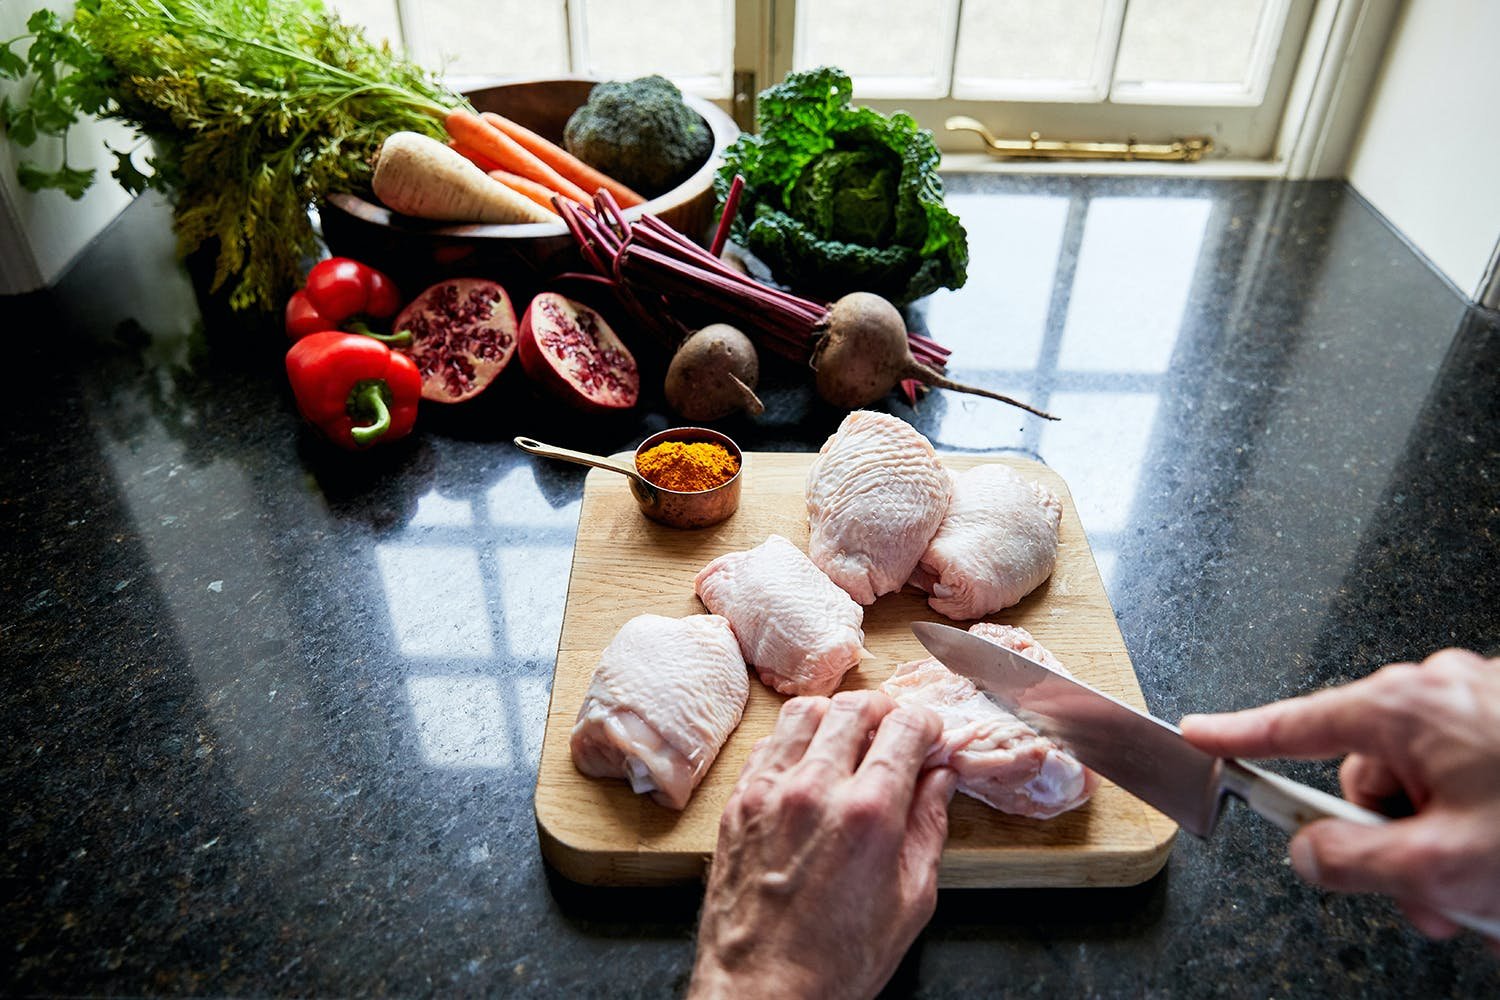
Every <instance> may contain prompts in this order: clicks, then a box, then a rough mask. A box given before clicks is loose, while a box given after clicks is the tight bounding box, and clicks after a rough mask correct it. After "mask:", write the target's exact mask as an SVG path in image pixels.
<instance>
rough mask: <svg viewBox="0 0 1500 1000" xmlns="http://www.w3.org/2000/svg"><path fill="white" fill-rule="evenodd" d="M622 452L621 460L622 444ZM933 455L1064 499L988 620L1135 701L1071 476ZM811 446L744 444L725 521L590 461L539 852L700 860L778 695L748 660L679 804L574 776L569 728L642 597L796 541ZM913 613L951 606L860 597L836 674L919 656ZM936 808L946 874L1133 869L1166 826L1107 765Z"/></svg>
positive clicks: (548, 739)
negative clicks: (727, 561) (1023, 808)
mask: <svg viewBox="0 0 1500 1000" xmlns="http://www.w3.org/2000/svg"><path fill="white" fill-rule="evenodd" d="M621 457H624V458H625V459H626V460H627V461H628V460H629V455H625V456H621ZM941 458H942V460H943V462H944V464H946V465H947V466H948V467H949V468H951V469H954V470H961V469H967V468H970V467H972V466H974V465H980V464H984V463H989V462H1003V463H1004V464H1006V465H1009V466H1011V467H1012V468H1014V469H1016V470H1017V471H1018V472H1020V473H1021V474H1022V475H1023V476H1026V477H1027V478H1030V479H1035V480H1039V481H1040V482H1042V483H1044V484H1046V485H1047V486H1049V487H1051V489H1052V490H1053V491H1054V492H1055V493H1056V494H1057V495H1058V496H1059V497H1061V498H1062V501H1063V518H1062V528H1061V531H1060V534H1059V546H1058V561H1057V569H1056V570H1055V571H1054V572H1053V574H1052V577H1051V579H1050V580H1049V581H1048V582H1046V583H1044V584H1042V586H1040V587H1039V588H1037V589H1036V590H1035V591H1033V592H1032V593H1031V594H1030V596H1028V597H1027V598H1026V600H1024V601H1023V602H1021V603H1020V604H1019V605H1017V606H1015V607H1013V608H1008V609H1006V610H1005V611H1002V612H999V613H997V614H994V615H990V616H989V619H988V620H991V621H998V622H1003V623H1005V624H1010V625H1020V626H1022V627H1024V628H1026V629H1027V630H1029V631H1030V632H1031V633H1032V634H1033V635H1035V636H1036V637H1037V638H1038V639H1039V640H1040V641H1041V642H1042V644H1043V645H1045V646H1046V647H1048V648H1049V649H1051V650H1052V651H1053V652H1054V653H1056V654H1057V656H1058V657H1059V658H1060V659H1061V660H1062V662H1063V663H1064V664H1065V665H1066V666H1067V667H1068V669H1069V670H1071V671H1072V672H1073V673H1074V674H1075V675H1076V676H1078V677H1079V678H1081V679H1082V680H1084V681H1086V682H1088V683H1090V684H1092V685H1094V686H1095V687H1097V688H1099V689H1100V690H1102V691H1105V692H1107V693H1109V694H1112V695H1114V696H1115V697H1117V698H1120V699H1122V700H1123V701H1125V702H1128V703H1129V704H1131V705H1135V706H1137V707H1140V708H1144V707H1145V703H1144V701H1143V700H1142V698H1141V690H1140V685H1139V684H1138V683H1137V682H1136V677H1135V671H1134V669H1133V668H1132V667H1131V664H1130V657H1129V655H1128V654H1127V653H1126V650H1125V643H1124V641H1123V640H1122V638H1121V636H1120V630H1119V627H1118V626H1117V625H1116V624H1115V616H1114V610H1113V608H1112V607H1111V606H1110V603H1109V598H1108V596H1107V595H1106V594H1105V591H1104V585H1103V582H1102V581H1101V580H1100V578H1099V570H1098V568H1097V567H1096V566H1095V565H1094V557H1093V553H1092V552H1091V551H1090V550H1089V546H1088V541H1087V539H1086V538H1085V537H1084V534H1083V527H1082V525H1081V524H1080V523H1079V520H1078V512H1077V510H1076V509H1075V507H1074V506H1073V500H1072V497H1071V495H1070V494H1069V493H1068V488H1067V485H1066V484H1065V483H1064V482H1063V481H1062V479H1061V478H1060V477H1058V475H1057V474H1056V473H1054V472H1053V471H1052V470H1051V469H1049V468H1047V467H1046V466H1044V465H1042V464H1040V463H1038V462H1034V461H1031V460H1028V459H1024V458H1009V457H997V456H990V455H985V456H981V455H956V454H947V455H942V456H941ZM812 460H813V455H812V454H810V453H798V454H786V453H771V452H758V453H757V452H752V453H748V454H746V455H745V466H744V472H743V476H744V483H743V493H742V496H741V500H740V507H739V511H738V512H737V513H736V514H735V515H734V516H733V517H731V518H730V519H729V520H727V521H725V522H723V523H722V524H719V525H716V526H714V527H711V528H705V529H701V530H697V531H683V530H679V529H673V528H666V527H662V526H661V525H658V524H655V523H653V522H651V521H648V520H646V519H645V518H644V517H643V516H641V513H640V511H639V510H638V509H637V507H636V505H635V502H634V501H633V500H632V499H631V495H630V492H629V490H628V488H627V486H626V481H625V477H623V476H620V475H618V474H615V473H610V472H602V471H598V470H595V471H593V472H591V473H589V475H588V478H587V479H586V480H585V482H584V490H583V505H582V508H581V509H580V511H579V522H578V542H577V546H576V548H575V549H574V553H573V569H572V575H571V578H570V580H569V582H568V600H567V608H566V610H565V611H564V613H563V627H562V638H561V641H560V643H559V645H558V650H557V670H556V673H555V675H554V678H553V684H552V703H551V707H550V709H549V710H548V713H547V729H546V735H545V737H544V740H543V745H542V759H541V767H540V770H539V773H538V777H537V789H536V822H537V833H538V836H539V838H540V841H541V848H542V854H543V856H544V857H545V858H546V859H547V861H548V862H549V863H550V864H551V865H552V866H553V867H554V868H556V869H557V870H558V871H559V872H561V873H562V874H564V875H566V876H567V877H569V878H571V879H573V880H575V881H578V882H585V883H590V884H599V885H649V884H659V883H667V882H676V881H683V880H690V879H695V878H698V877H700V876H701V874H702V872H703V870H704V867H705V865H706V863H707V861H708V858H709V856H710V855H712V853H713V849H714V842H715V840H716V838H717V834H718V822H719V815H720V813H721V812H722V811H723V808H724V803H725V801H726V800H727V799H728V797H729V793H730V791H731V790H732V789H733V787H734V783H735V780H736V778H737V777H738V775H739V771H740V767H741V765H742V764H743V763H744V761H745V756H746V754H747V753H748V752H749V750H750V747H751V746H752V745H753V744H754V743H755V741H756V740H758V739H759V738H760V737H762V736H764V735H766V734H767V733H769V732H770V731H771V729H772V727H773V726H774V724H775V721H776V715H777V713H778V712H779V711H780V708H781V704H782V702H783V701H785V700H786V699H785V698H784V697H783V696H781V695H779V694H777V693H775V692H774V691H772V690H771V689H770V688H767V687H766V686H765V685H763V684H761V683H760V682H759V681H758V680H756V679H755V677H754V675H753V674H752V675H751V681H750V701H749V704H748V705H747V706H746V708H745V716H744V719H743V721H742V722H741V723H740V726H739V728H738V729H736V730H735V731H734V733H733V734H732V735H731V736H730V738H729V741H728V742H727V743H726V744H725V745H724V749H723V750H722V751H721V752H720V754H719V757H718V759H717V760H716V761H715V762H714V764H713V767H712V768H710V769H709V772H708V774H707V775H705V777H704V779H703V783H702V784H701V785H699V786H698V789H697V791H696V792H694V794H693V797H692V800H691V801H690V802H689V803H688V805H687V808H686V809H685V810H683V811H682V812H681V813H677V812H673V811H672V810H670V809H666V808H663V807H662V806H659V805H657V804H656V803H655V802H653V801H651V799H650V798H649V797H648V796H644V795H635V794H633V793H632V792H631V791H630V789H629V786H628V785H627V784H626V783H625V782H624V781H617V780H607V779H603V778H590V777H586V776H584V775H582V774H580V773H579V772H578V771H577V770H576V769H575V768H574V767H573V761H572V758H571V756H570V754H569V750H568V737H569V734H570V733H571V731H572V728H573V720H574V718H575V717H576V716H577V714H578V708H579V706H580V705H581V704H582V703H583V698H584V693H585V691H586V690H587V689H588V685H589V680H590V678H591V677H592V676H593V672H594V665H595V664H596V663H597V662H598V658H599V653H600V651H601V650H603V649H604V647H605V646H606V645H607V644H608V643H609V641H610V639H612V638H613V637H614V635H615V632H616V631H618V630H619V628H620V626H621V625H623V624H624V623H625V622H626V621H627V620H629V619H630V618H632V617H634V616H635V615H638V614H642V613H645V612H654V613H656V614H662V615H671V616H674V617H677V616H682V615H692V614H702V613H704V611H705V608H704V607H703V605H702V604H701V603H700V602H699V600H698V598H697V596H696V595H695V594H694V593H693V578H694V576H696V575H697V573H698V570H699V569H701V568H702V567H703V566H704V565H705V564H706V563H708V561H709V560H711V559H713V558H715V557H717V556H720V555H722V554H724V553H726V552H733V551H737V550H740V549H748V548H751V547H753V546H756V545H759V544H760V543H761V542H763V541H765V539H766V536H767V535H769V534H772V533H776V534H780V535H784V536H786V537H787V538H789V539H791V540H792V541H793V542H794V543H796V544H797V545H799V546H800V547H801V548H802V549H803V550H804V551H806V549H807V541H808V527H807V515H806V507H805V505H804V501H803V484H804V483H805V481H806V478H807V470H808V467H809V466H810V465H811V463H812ZM915 620H928V621H947V619H945V618H943V617H942V616H941V615H938V614H937V613H936V612H934V611H932V610H931V609H930V608H929V607H927V604H926V602H925V600H924V595H921V594H919V593H918V592H917V591H915V590H914V589H912V588H907V589H906V590H904V591H902V592H901V593H899V594H887V595H886V596H884V597H882V598H880V600H879V601H877V602H876V603H875V604H874V605H873V606H871V607H868V608H866V609H865V625H864V627H865V647H866V648H867V649H869V650H870V652H871V653H873V654H874V658H873V659H869V660H866V661H864V662H863V663H862V664H861V666H860V667H859V669H857V670H855V671H851V672H850V673H849V674H848V675H847V676H846V677H845V678H844V683H843V687H844V688H845V689H856V688H874V687H877V686H879V684H880V682H881V681H882V680H884V679H885V678H887V677H889V676H890V674H891V672H892V671H893V670H894V669H895V667H896V665H897V664H899V663H903V662H905V661H907V660H915V659H920V658H922V657H925V656H926V655H927V654H926V651H925V650H923V648H922V646H921V644H919V643H918V642H917V640H916V638H915V637H914V636H913V635H912V633H911V628H910V623H911V622H912V621H915ZM959 624H966V623H959ZM948 815H949V839H948V845H947V848H946V849H945V850H944V852H943V862H942V869H941V874H940V879H941V884H942V885H944V886H974V887H1000V886H1107V885H1134V884H1136V883H1138V882H1142V881H1145V880H1146V879H1148V878H1150V877H1151V876H1152V875H1154V874H1155V873H1156V872H1157V871H1159V870H1160V869H1161V867H1162V865H1163V864H1165V863H1166V859H1167V855H1168V853H1169V852H1170V851H1171V848H1172V842H1173V839H1174V837H1175V836H1176V832H1177V826H1176V824H1174V823H1173V822H1172V821H1171V820H1169V819H1167V818H1166V817H1165V816H1163V815H1161V814H1160V813H1158V812H1156V811H1155V810H1154V809H1151V808H1150V807H1149V806H1147V805H1145V804H1144V803H1142V802H1141V801H1140V800H1138V799H1136V798H1134V797H1133V796H1131V795H1129V794H1127V793H1126V792H1124V791H1122V790H1121V789H1119V788H1117V787H1115V786H1114V785H1113V784H1111V783H1109V782H1107V781H1106V782H1103V783H1102V784H1101V786H1100V788H1099V790H1098V792H1096V793H1095V795H1094V797H1093V798H1092V799H1091V800H1090V801H1089V802H1088V803H1087V804H1086V805H1084V806H1083V807H1082V808H1080V809H1077V810H1075V811H1073V812H1069V813H1064V814H1063V815H1062V816H1059V817H1057V818H1056V819H1051V820H1044V821H1043V820H1032V819H1025V818H1022V817H1018V816H1009V815H1006V814H1004V813H1000V812H997V811H995V810H993V809H990V808H989V807H987V806H984V805H982V804H980V803H979V802H977V801H975V800H974V799H971V798H969V797H968V796H966V795H958V796H955V797H954V800H953V804H952V806H951V807H950V809H949V814H948Z"/></svg>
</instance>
